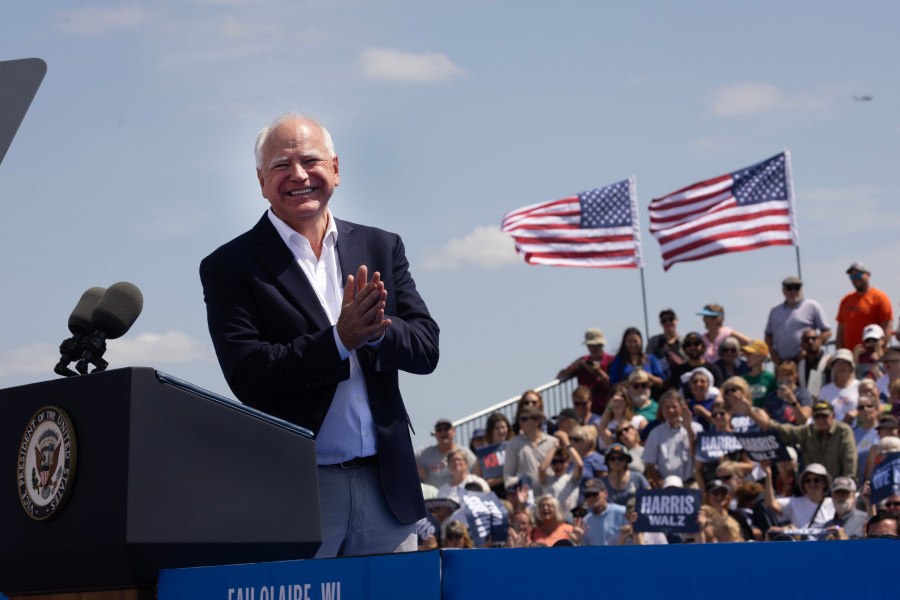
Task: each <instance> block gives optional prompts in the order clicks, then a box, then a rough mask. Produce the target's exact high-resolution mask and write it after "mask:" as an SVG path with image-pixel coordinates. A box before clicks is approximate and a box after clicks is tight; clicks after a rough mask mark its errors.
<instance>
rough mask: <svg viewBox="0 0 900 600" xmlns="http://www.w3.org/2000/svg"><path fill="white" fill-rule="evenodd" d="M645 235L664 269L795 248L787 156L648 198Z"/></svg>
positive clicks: (783, 155)
mask: <svg viewBox="0 0 900 600" xmlns="http://www.w3.org/2000/svg"><path fill="white" fill-rule="evenodd" d="M650 233H652V234H653V235H654V236H655V237H656V240H657V241H658V242H659V245H660V250H661V251H662V258H663V268H664V269H666V270H668V269H669V267H671V266H672V265H674V264H675V263H677V262H685V261H691V260H701V259H703V258H707V257H709V256H715V255H717V254H725V253H728V252H744V251H746V250H755V249H756V248H762V247H764V246H791V245H794V244H796V242H797V227H796V224H795V222H794V200H793V194H792V192H791V167H790V154H789V153H788V152H787V151H785V152H782V153H781V154H779V155H777V156H773V157H772V158H770V159H768V160H764V161H763V162H761V163H759V164H756V165H753V166H752V167H747V168H746V169H741V170H740V171H735V172H734V173H728V174H727V175H722V176H721V177H715V178H713V179H707V180H706V181H701V182H700V183H695V184H693V185H689V186H687V187H685V188H682V189H680V190H678V191H677V192H672V193H671V194H669V195H667V196H663V197H662V198H654V199H653V201H652V202H651V203H650Z"/></svg>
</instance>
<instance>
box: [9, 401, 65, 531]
mask: <svg viewBox="0 0 900 600" xmlns="http://www.w3.org/2000/svg"><path fill="white" fill-rule="evenodd" d="M74 477H75V430H74V429H73V428H72V421H71V420H70V419H69V415H67V414H66V412H65V411H64V410H63V409H61V408H59V407H56V406H45V407H44V408H42V409H40V410H39V411H37V412H36V413H35V414H34V416H33V417H31V420H30V421H29V422H28V425H27V426H26V427H25V433H23V434H22V441H21V443H20V444H19V458H18V464H17V469H16V482H17V483H18V487H19V502H21V503H22V508H24V509H25V512H26V513H28V516H29V517H31V518H32V519H34V520H36V521H43V520H45V519H49V518H50V517H52V516H53V515H54V514H56V513H57V512H58V511H59V509H61V508H62V507H63V505H64V504H65V502H66V500H67V499H68V497H69V491H70V490H71V488H72V483H73V481H74Z"/></svg>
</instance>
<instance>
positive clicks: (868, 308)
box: [835, 262, 894, 351]
mask: <svg viewBox="0 0 900 600" xmlns="http://www.w3.org/2000/svg"><path fill="white" fill-rule="evenodd" d="M847 275H849V276H850V282H851V283H852V284H853V287H854V288H856V290H855V291H853V292H851V293H849V294H847V295H846V296H844V298H843V299H842V300H841V306H840V308H839V309H838V314H837V322H838V328H837V338H836V339H835V342H836V344H837V347H838V348H847V349H848V350H851V351H852V350H853V349H854V348H855V347H856V345H857V344H861V343H862V342H863V329H865V327H866V325H871V324H873V323H875V324H876V325H880V326H881V328H882V329H883V330H884V334H885V335H884V338H885V339H889V338H890V337H891V333H892V331H891V321H893V320H894V311H893V309H892V308H891V300H890V298H888V296H887V294H885V293H884V292H882V291H881V290H879V289H876V288H873V287H872V286H870V285H869V276H870V275H871V273H870V272H869V268H868V267H866V265H864V264H863V263H861V262H855V263H853V264H852V265H850V268H849V269H847Z"/></svg>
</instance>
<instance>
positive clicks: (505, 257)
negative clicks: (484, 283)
mask: <svg viewBox="0 0 900 600" xmlns="http://www.w3.org/2000/svg"><path fill="white" fill-rule="evenodd" d="M519 262H521V259H520V258H519V255H518V254H516V248H515V244H514V243H513V241H512V238H511V237H509V235H508V234H505V233H503V232H502V231H500V229H499V228H497V227H496V226H490V225H479V226H478V227H476V228H475V229H473V230H472V231H471V232H469V233H467V234H466V235H464V236H463V237H461V238H455V239H452V240H450V241H448V242H447V243H446V244H444V245H443V246H441V247H440V248H439V249H437V250H434V251H432V252H430V253H429V254H428V255H427V256H426V257H425V260H423V261H422V266H421V267H420V268H423V269H426V270H429V271H441V270H448V269H459V268H462V267H484V268H488V269H495V268H499V267H504V266H506V265H511V264H517V263H519Z"/></svg>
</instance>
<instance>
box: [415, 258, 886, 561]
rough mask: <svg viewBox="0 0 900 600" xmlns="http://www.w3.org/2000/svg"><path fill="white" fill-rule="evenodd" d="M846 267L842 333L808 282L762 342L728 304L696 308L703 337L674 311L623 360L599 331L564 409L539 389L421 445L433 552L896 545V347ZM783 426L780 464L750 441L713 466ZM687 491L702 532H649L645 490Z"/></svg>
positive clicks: (444, 428) (870, 294)
mask: <svg viewBox="0 0 900 600" xmlns="http://www.w3.org/2000/svg"><path fill="white" fill-rule="evenodd" d="M847 275H848V276H849V279H850V282H851V284H852V286H853V288H854V289H853V291H852V292H850V293H849V294H847V295H846V296H845V297H844V298H843V299H842V301H841V303H840V308H839V310H838V314H837V317H836V323H837V325H836V328H835V329H833V328H832V325H831V322H830V319H829V318H828V317H827V316H826V315H825V314H824V312H823V310H822V307H821V306H820V304H819V303H818V302H816V301H815V300H812V299H807V298H804V296H803V289H802V288H803V282H802V281H801V280H800V279H799V278H797V277H787V278H786V279H784V280H783V281H782V293H783V295H784V301H783V302H781V303H779V304H778V305H776V306H775V307H773V308H772V310H771V311H770V314H769V318H768V321H767V323H766V325H765V329H764V331H763V335H762V336H760V338H758V339H757V338H754V337H752V336H750V335H746V334H744V333H741V332H739V331H736V330H734V329H732V328H730V327H728V326H726V325H725V309H724V308H723V307H722V306H720V305H718V304H707V305H706V306H704V307H703V308H702V309H701V310H700V311H699V312H698V313H697V314H698V315H699V316H701V317H702V319H703V324H704V327H705V331H702V332H689V333H687V334H686V335H682V334H681V333H680V332H679V330H678V317H677V315H676V313H675V311H674V310H671V309H666V310H663V311H662V312H661V313H660V315H659V324H660V326H661V328H662V333H660V334H658V335H654V336H652V337H651V338H650V339H649V340H647V341H646V343H645V342H644V340H643V336H642V335H641V332H640V331H639V330H638V329H637V328H634V327H629V328H627V329H626V330H625V332H624V333H623V335H622V338H621V343H620V345H619V347H618V349H617V352H616V354H615V355H611V354H608V353H606V352H605V349H606V347H607V345H608V344H607V340H606V337H605V336H604V334H603V331H602V330H600V329H597V328H591V329H588V330H587V332H586V333H585V335H584V341H583V343H584V345H585V346H586V349H587V354H585V355H582V356H579V357H578V358H577V359H576V360H574V361H573V362H572V363H571V364H569V365H568V366H566V367H565V368H563V369H561V370H560V371H559V373H558V375H557V377H558V378H559V379H561V380H566V379H571V378H575V379H576V380H577V384H578V385H577V387H576V388H575V390H574V392H573V393H572V403H571V406H569V407H566V408H564V409H562V410H560V411H559V414H557V415H548V414H546V412H545V409H544V406H543V399H542V397H541V394H539V393H538V392H536V391H534V390H529V391H526V392H525V393H524V394H522V396H521V398H520V399H519V401H518V404H517V406H516V412H515V417H514V418H513V419H512V421H510V420H508V419H507V418H506V417H505V416H504V415H503V414H502V413H499V412H498V413H494V414H492V415H490V416H489V417H488V418H487V420H486V422H485V424H484V427H483V428H480V429H477V430H475V432H474V433H473V435H472V439H471V441H470V444H469V447H460V446H457V445H456V443H455V430H454V427H453V424H452V422H451V421H449V420H447V419H441V420H439V421H438V422H437V423H436V425H435V429H434V433H433V435H434V436H435V438H436V442H437V443H436V444H435V445H434V446H429V447H427V448H424V449H422V450H421V451H420V452H419V453H418V462H419V473H420V476H421V480H422V484H423V485H422V487H423V493H424V494H425V497H426V501H427V502H426V504H427V506H428V507H429V509H430V513H431V517H430V519H427V520H425V521H423V522H422V523H421V524H420V528H419V532H420V533H419V542H420V548H422V549H430V548H435V547H448V548H449V547H479V546H507V547H526V546H555V545H584V546H597V545H601V546H602V545H623V544H665V543H685V542H691V543H711V542H743V541H770V540H786V539H791V540H822V539H853V538H864V537H897V536H898V534H900V531H898V519H900V489H893V492H894V493H893V494H891V495H889V496H887V497H886V498H885V499H882V500H880V501H877V502H876V501H874V499H873V497H872V496H873V493H872V490H873V487H872V475H873V472H874V471H875V469H876V468H877V467H878V465H879V463H881V462H882V461H883V460H885V458H886V457H887V456H888V455H889V454H890V453H892V452H897V451H900V423H898V419H900V345H896V344H895V343H893V342H892V340H893V339H894V336H893V328H892V323H893V311H892V308H891V302H890V300H889V299H888V297H887V295H886V294H885V293H884V292H882V291H880V290H877V289H876V288H874V287H872V286H871V285H870V281H869V280H870V276H871V274H870V272H869V269H868V268H867V267H866V266H865V265H864V264H863V263H860V262H855V263H853V264H852V265H851V266H850V267H849V269H847ZM832 338H833V340H834V348H835V349H834V352H832V353H828V352H826V347H827V346H828V345H829V344H830V340H832ZM897 339H898V340H900V333H898V335H897ZM773 431H774V432H777V434H778V435H777V437H778V438H780V440H781V443H783V446H784V448H783V449H784V450H786V452H784V453H782V454H781V455H780V460H754V459H753V457H751V456H750V453H749V452H747V451H745V450H744V449H742V448H740V447H737V448H735V449H733V451H726V452H722V453H721V456H715V457H712V458H711V457H710V456H709V455H707V454H706V453H703V452H700V451H699V448H698V443H697V441H698V439H699V438H701V437H703V436H706V435H709V434H710V433H717V434H730V433H733V434H736V435H740V434H749V433H753V432H773ZM673 488H681V489H684V490H697V492H696V493H697V494H699V497H700V498H701V502H700V503H699V505H698V506H697V507H696V510H694V511H693V513H692V515H691V517H692V518H693V519H694V522H695V525H696V526H695V527H694V528H693V530H692V531H690V532H684V531H678V532H673V531H671V530H667V529H666V528H660V529H659V530H658V531H653V530H652V528H651V530H648V528H647V527H643V526H642V527H638V526H636V523H637V522H638V521H639V519H640V517H641V507H640V506H639V505H638V504H637V502H636V500H637V499H638V498H639V496H641V495H642V494H645V493H648V492H647V491H648V490H667V489H673ZM472 495H477V496H478V498H479V502H483V503H486V504H491V502H493V503H494V504H499V505H500V506H499V507H497V508H499V510H495V509H494V508H492V509H491V511H492V512H494V513H497V514H502V515H504V519H505V520H504V521H503V527H504V529H506V530H505V531H501V532H500V533H499V534H498V533H497V531H496V528H494V529H493V530H492V531H491V532H490V533H487V534H486V533H485V531H479V532H477V535H473V532H472V531H470V530H471V528H472V527H473V524H472V520H471V518H468V519H467V518H466V516H465V508H466V505H467V504H469V505H471V504H472V502H470V500H471V498H470V496H472ZM882 495H883V494H882ZM484 498H489V500H484ZM486 511H487V509H486ZM469 517H471V514H470V515H469Z"/></svg>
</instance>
